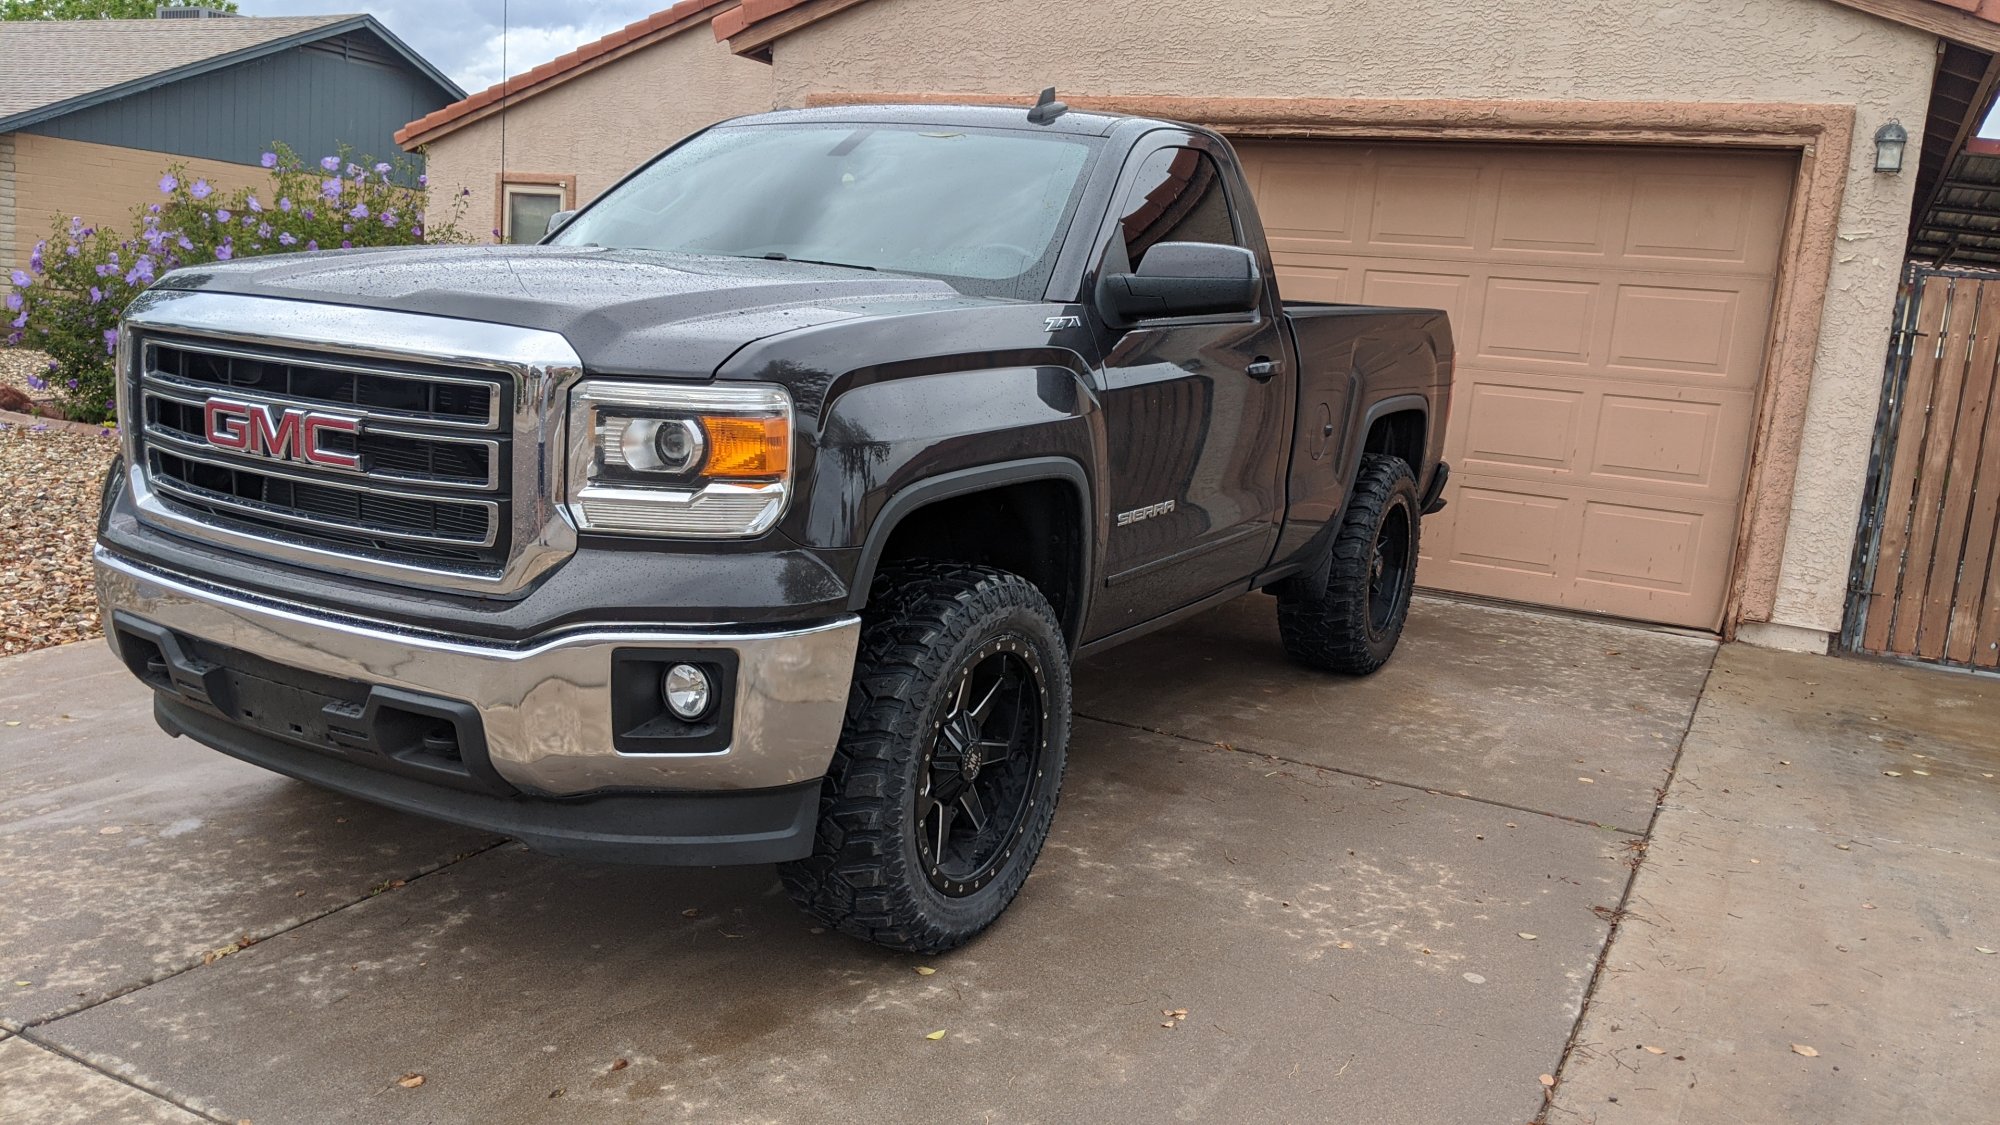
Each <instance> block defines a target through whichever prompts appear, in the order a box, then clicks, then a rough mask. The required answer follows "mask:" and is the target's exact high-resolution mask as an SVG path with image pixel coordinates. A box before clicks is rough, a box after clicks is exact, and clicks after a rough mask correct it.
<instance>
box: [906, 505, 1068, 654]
mask: <svg viewBox="0 0 2000 1125" xmlns="http://www.w3.org/2000/svg"><path fill="white" fill-rule="evenodd" d="M1083 534H1084V532H1083V501H1082V498H1081V497H1079V496H1078V495H1077V491H1076V489H1075V488H1074V487H1073V486H1071V485H1070V484H1068V483H1067V482H1064V481H1060V480H1031V481H1023V482H1021V483H1018V484H1009V485H1002V486H1000V487H997V488H990V489H985V490H983V491H980V492H973V493H968V494H966V495H963V496H952V497H948V498H946V499H943V500H938V501H935V502H933V503H930V504H926V505H924V506H923V507H921V508H918V509H917V510H915V511H913V512H911V513H910V514H909V515H907V516H905V517H903V520H902V522H900V523H898V524H897V525H896V526H895V528H894V529H893V530H892V531H891V532H890V533H889V541H888V542H887V543H886V544H884V545H883V547H882V553H881V556H880V557H879V558H878V559H877V560H876V570H877V571H878V572H879V571H880V570H881V568H882V567H885V566H888V565H889V564H890V563H893V562H898V561H902V560H906V559H942V560H949V561H952V562H963V563H973V564H976V565H980V566H991V567H996V568H998V569H1000V570H1005V571H1010V572H1012V573H1014V574H1018V575H1020V576H1021V577H1023V578H1025V579H1027V580H1028V581H1030V582H1032V583H1034V584H1035V587H1036V588H1037V589H1039V590H1040V591H1041V592H1042V596H1043V597H1045V598H1047V599H1048V600H1049V605H1050V606H1051V607H1052V608H1054V610H1055V611H1056V620H1058V621H1060V622H1062V626H1063V635H1064V636H1066V637H1068V638H1069V640H1070V644H1071V645H1072V646H1074V645H1075V644H1076V641H1077V638H1078V636H1079V635H1080V633H1081V631H1082V625H1083V622H1082V612H1083V566H1084V558H1085V544H1084V540H1083Z"/></svg>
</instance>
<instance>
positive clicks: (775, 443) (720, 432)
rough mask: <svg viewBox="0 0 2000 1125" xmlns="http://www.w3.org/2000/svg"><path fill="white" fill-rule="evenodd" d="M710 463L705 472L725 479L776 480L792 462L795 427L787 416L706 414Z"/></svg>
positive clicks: (703, 424) (704, 427)
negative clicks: (788, 420) (791, 425)
mask: <svg viewBox="0 0 2000 1125" xmlns="http://www.w3.org/2000/svg"><path fill="white" fill-rule="evenodd" d="M701 426H702V429H704V430H706V431H708V464H707V466H706V467H705V468H704V469H703V471H702V475H703V476H705V477H709V478H711V479H721V480H775V479H777V478H779V477H783V476H784V475H785V473H786V472H787V471H789V470H790V468H791V464H792V446H791V441H792V434H791V428H790V427H789V426H788V425H787V424H786V421H785V419H783V418H738V417H729V416H713V415H704V416H703V417H702V419H701Z"/></svg>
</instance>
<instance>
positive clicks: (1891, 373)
mask: <svg viewBox="0 0 2000 1125" xmlns="http://www.w3.org/2000/svg"><path fill="white" fill-rule="evenodd" d="M1996 533H2000V276H1994V275H1986V276H1981V275H1973V274H1965V273H1953V272H1949V271H1941V270H1930V269H1923V268H1921V267H1913V268H1912V270H1911V273H1910V276H1909V278H1908V279H1907V284H1906V286H1905V288H1904V292H1903V296H1902V299H1901V300H1900V301H1899V302H1898V304H1897V311H1896V332H1895V335H1894V336H1893V337H1892V342H1891V345H1890V354H1889V368H1888V371H1887V373H1886V378H1885V379H1884V383H1883V394H1882V412H1881V416H1880V420H1879V421H1878V423H1877V429H1876V437H1875V450H1874V456H1873V459H1872V461H1871V464H1870V470H1869V491H1868V502H1867V504H1866V505H1864V507H1863V511H1862V522H1861V530H1860V534H1859V535H1858V536H1857V538H1856V542H1857V544H1858V546H1857V548H1856V558H1855V568H1854V580H1853V583H1852V586H1851V588H1850V597H1849V601H1848V612H1847V625H1846V628H1845V630H1844V633H1843V639H1844V641H1845V643H1846V646H1847V647H1848V648H1849V649H1851V650H1853V651H1857V652H1865V653H1871V654H1874V655H1878V656H1895V657H1902V658H1905V659H1913V660H1922V661H1927V662H1931V663H1938V664H1952V665H1958V666H1960V667H1969V668H1986V669H1991V668H1996V667H2000V542H1997V541H1996V538H2000V535H1997V534H1996Z"/></svg>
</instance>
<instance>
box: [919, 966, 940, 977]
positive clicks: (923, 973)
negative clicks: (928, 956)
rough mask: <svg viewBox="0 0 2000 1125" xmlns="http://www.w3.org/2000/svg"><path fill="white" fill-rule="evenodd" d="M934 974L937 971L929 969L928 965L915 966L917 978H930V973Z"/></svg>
mask: <svg viewBox="0 0 2000 1125" xmlns="http://www.w3.org/2000/svg"><path fill="white" fill-rule="evenodd" d="M935 972H937V970H936V969H933V968H931V967H930V966H929V965H918V966H917V975H918V976H920V977H927V976H930V975H931V974H932V973H935Z"/></svg>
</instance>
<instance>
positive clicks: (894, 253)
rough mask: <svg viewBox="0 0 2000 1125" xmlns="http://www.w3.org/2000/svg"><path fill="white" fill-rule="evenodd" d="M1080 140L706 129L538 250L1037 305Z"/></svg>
mask: <svg viewBox="0 0 2000 1125" xmlns="http://www.w3.org/2000/svg"><path fill="white" fill-rule="evenodd" d="M1095 143H1096V142H1095V141H1094V139H1091V138H1082V137H1072V136H1064V135H1060V134H1033V133H1021V132H1011V131H1005V130H995V131H986V130H976V129H946V128H937V127H923V126H914V127H903V126H894V125H851V124H850V125H832V124H830V125H806V126H787V125H757V126H743V127H737V128H721V129H713V130H710V131H709V132H707V133H704V134H702V135H701V136H698V137H696V138H694V139H693V140H690V141H689V142H687V143H686V144H684V145H682V146H680V147H679V148H676V149H674V150H673V151H671V152H668V153H666V154H665V155H664V156H661V157H660V158H659V159H658V160H656V161H654V162H653V163H652V164H650V165H648V166H647V167H646V168H645V169H644V170H642V171H640V172H639V174H638V175H636V176H634V177H632V178H631V179H630V180H627V181H626V182H625V183H624V184H622V185H620V186H619V187H618V188H616V189H615V190H613V191H611V192H610V193H609V194H607V195H605V196H604V198H602V199H600V200H598V201H597V202H596V203H595V204H593V205H592V206H591V207H590V209H589V210H587V211H585V212H584V213H583V214H581V215H578V216H577V217H576V218H575V219H574V220H572V221H571V222H570V224H569V225H568V226H566V227H564V228H563V230H562V231H561V233H559V234H557V235H556V236H555V237H554V238H553V239H551V240H550V241H551V242H552V243H553V244H555V245H558V246H593V245H594V246H609V247H613V248H617V249H634V250H666V251H678V252H682V253H689V254H726V255H733V256H740V257H750V258H771V259H794V260H798V261H810V262H820V263H827V264H833V265H845V266H856V267H867V268H870V269H878V270H890V271H894V272H897V273H909V274H918V275H921V276H925V277H934V278H938V279H940V280H942V281H946V282H949V283H950V284H952V285H953V286H955V287H956V288H958V289H959V290H961V291H962V292H966V293H973V294H980V295H991V296H1003V297H1019V298H1026V299H1032V300H1039V299H1040V298H1041V296H1042V292H1043V289H1044V287H1045V286H1046V285H1047V283H1048V279H1049V273H1050V271H1051V270H1052V269H1053V268H1054V264H1055V256H1056V251H1057V250H1059V249H1060V248H1061V241H1062V238H1061V234H1062V230H1063V225H1064V221H1065V220H1066V219H1067V218H1068V215H1069V212H1070V208H1071V207H1072V206H1073V205H1074V204H1075V201H1076V196H1077V194H1078V192H1079V190H1080V189H1081V187H1082V184H1083V180H1084V169H1085V167H1086V166H1087V165H1088V164H1089V162H1090V158H1091V156H1092V155H1093V153H1094V145H1095Z"/></svg>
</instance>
